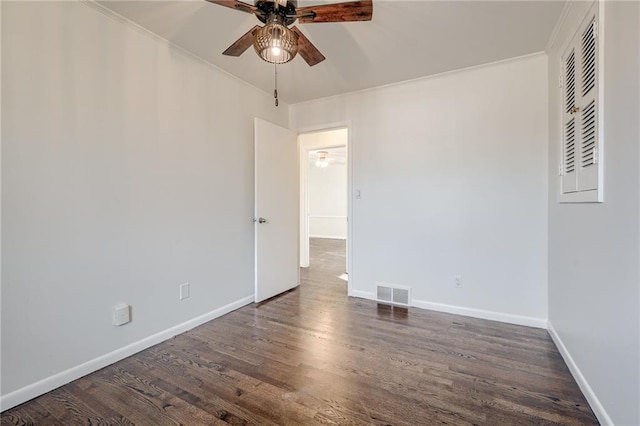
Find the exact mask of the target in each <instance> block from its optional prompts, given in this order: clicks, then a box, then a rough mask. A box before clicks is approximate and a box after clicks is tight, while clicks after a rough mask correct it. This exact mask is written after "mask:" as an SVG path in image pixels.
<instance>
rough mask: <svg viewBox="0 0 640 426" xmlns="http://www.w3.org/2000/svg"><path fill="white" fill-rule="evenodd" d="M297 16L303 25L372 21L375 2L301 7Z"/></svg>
mask: <svg viewBox="0 0 640 426" xmlns="http://www.w3.org/2000/svg"><path fill="white" fill-rule="evenodd" d="M296 15H297V16H298V19H299V20H300V23H301V24H310V23H313V22H349V21H370V20H371V18H372V16H373V2H372V0H360V1H349V2H346V3H335V4H323V5H318V6H307V7H299V8H298V9H296Z"/></svg>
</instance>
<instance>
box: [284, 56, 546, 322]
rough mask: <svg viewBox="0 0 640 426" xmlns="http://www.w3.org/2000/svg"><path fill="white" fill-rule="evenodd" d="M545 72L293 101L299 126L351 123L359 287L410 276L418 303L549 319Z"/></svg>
mask: <svg viewBox="0 0 640 426" xmlns="http://www.w3.org/2000/svg"><path fill="white" fill-rule="evenodd" d="M546 69H547V60H546V56H545V55H536V56H532V57H527V58H521V59H518V60H512V61H508V62H504V63H500V64H494V65H489V66H485V67H479V68H476V69H472V70H466V71H461V72H456V73H452V74H447V75H442V76H438V77H434V78H428V79H422V80H417V81H412V82H407V83H404V84H399V85H394V86H389V87H384V88H379V89H373V90H368V91H364V92H359V93H354V94H349V95H344V96H338V97H333V98H327V99H322V100H317V101H313V102H308V103H302V104H296V105H292V106H291V108H290V125H291V127H292V128H294V129H295V128H297V129H305V128H313V127H316V128H317V127H320V126H322V125H325V124H328V123H337V122H345V121H350V122H351V127H350V131H351V137H350V141H351V143H352V146H351V153H352V162H353V163H352V164H353V165H352V179H353V189H354V190H360V191H361V195H362V198H361V199H352V202H353V212H352V219H353V221H352V227H353V240H352V241H351V242H350V243H352V245H351V247H352V249H353V251H352V254H353V268H352V269H350V270H349V275H350V277H349V278H350V281H351V282H352V285H353V292H352V294H353V295H359V296H363V297H373V292H374V289H375V283H376V282H388V283H396V284H404V285H409V286H411V287H412V288H413V297H414V299H415V300H414V304H416V305H418V306H423V307H429V308H435V309H442V310H450V311H455V312H460V313H466V314H472V315H476V316H485V317H491V318H495V319H501V320H506V321H512V322H520V323H526V324H534V325H538V326H544V325H546V318H547V149H548V147H547V137H548V135H547V133H548V132H547V118H546V116H547V78H546V76H547V71H546ZM351 196H352V197H353V194H351ZM454 275H461V276H462V279H463V285H464V288H462V289H457V288H454Z"/></svg>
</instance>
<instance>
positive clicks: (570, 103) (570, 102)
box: [565, 51, 576, 112]
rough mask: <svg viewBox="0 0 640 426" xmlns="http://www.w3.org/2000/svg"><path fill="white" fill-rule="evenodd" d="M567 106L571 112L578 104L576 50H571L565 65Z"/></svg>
mask: <svg viewBox="0 0 640 426" xmlns="http://www.w3.org/2000/svg"><path fill="white" fill-rule="evenodd" d="M565 71H566V75H565V80H566V84H565V98H566V99H565V107H566V110H567V112H571V110H572V109H573V107H575V106H576V52H575V51H573V52H571V55H569V59H567V62H566V65H565Z"/></svg>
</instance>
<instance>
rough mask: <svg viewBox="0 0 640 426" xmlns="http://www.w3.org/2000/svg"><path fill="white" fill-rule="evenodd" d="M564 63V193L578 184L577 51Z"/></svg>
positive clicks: (567, 56)
mask: <svg viewBox="0 0 640 426" xmlns="http://www.w3.org/2000/svg"><path fill="white" fill-rule="evenodd" d="M563 63H564V67H563V68H564V75H563V80H564V113H563V124H564V126H563V138H562V176H561V179H562V193H563V194H566V193H569V192H575V191H576V190H577V188H578V186H577V173H576V159H577V158H576V151H577V147H576V142H577V135H576V117H575V111H576V52H575V49H571V50H570V51H569V53H568V54H567V55H566V57H565V58H564V60H563Z"/></svg>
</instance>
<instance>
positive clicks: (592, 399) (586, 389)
mask: <svg viewBox="0 0 640 426" xmlns="http://www.w3.org/2000/svg"><path fill="white" fill-rule="evenodd" d="M547 330H548V332H549V335H550V336H551V339H552V340H553V343H555V344H556V347H557V348H558V351H559V352H560V355H562V358H563V359H564V362H565V363H566V364H567V367H569V371H571V375H572V376H573V378H574V379H575V381H576V382H577V383H578V387H580V390H581V391H582V393H583V394H584V396H585V398H587V402H589V405H590V406H591V409H592V410H593V413H594V414H595V415H596V417H597V418H598V421H599V422H600V424H602V425H604V426H609V425H613V421H612V420H611V417H609V414H607V411H606V410H605V409H604V407H603V406H602V404H601V403H600V400H599V399H598V397H597V396H596V393H595V392H594V391H593V389H592V388H591V386H589V382H587V379H586V378H585V377H584V375H583V374H582V371H580V368H579V367H578V364H576V362H575V361H574V360H573V357H572V356H571V354H570V353H569V350H568V349H567V347H566V346H565V345H564V342H563V341H562V339H561V338H560V335H558V332H557V331H556V329H555V328H553V325H552V324H551V321H547Z"/></svg>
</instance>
